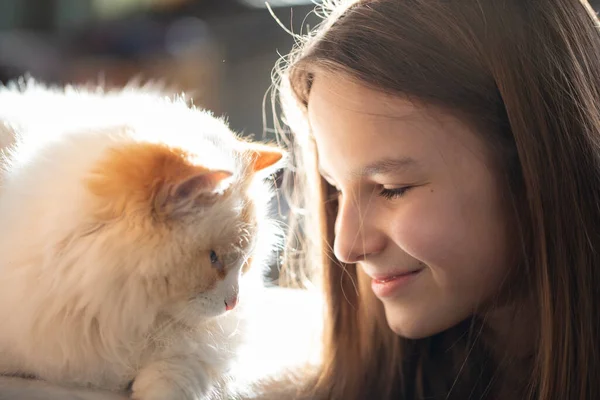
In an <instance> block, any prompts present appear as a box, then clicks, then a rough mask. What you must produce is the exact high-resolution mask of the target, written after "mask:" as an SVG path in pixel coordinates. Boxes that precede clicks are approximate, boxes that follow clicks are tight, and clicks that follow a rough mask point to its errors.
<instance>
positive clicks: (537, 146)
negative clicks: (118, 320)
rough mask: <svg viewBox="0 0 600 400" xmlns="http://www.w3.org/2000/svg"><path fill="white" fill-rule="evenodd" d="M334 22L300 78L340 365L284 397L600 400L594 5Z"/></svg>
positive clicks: (317, 253) (312, 244) (299, 126)
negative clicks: (591, 7)
mask: <svg viewBox="0 0 600 400" xmlns="http://www.w3.org/2000/svg"><path fill="white" fill-rule="evenodd" d="M328 5H330V6H331V5H333V6H335V7H333V9H332V10H331V13H330V14H329V16H328V18H327V19H326V20H325V21H324V23H323V24H322V25H321V27H320V28H319V29H317V30H316V31H314V32H313V33H312V34H311V35H309V36H308V37H307V38H305V39H306V40H304V41H303V43H302V45H301V46H300V47H299V48H298V49H296V51H295V52H294V53H292V55H291V58H290V60H289V63H288V65H287V66H286V68H285V70H284V71H283V74H282V75H281V78H282V79H281V94H282V97H281V99H282V100H283V107H284V111H285V116H286V119H287V121H286V122H287V123H288V124H289V125H290V126H291V128H292V131H293V133H294V135H293V138H292V140H293V146H292V148H293V149H294V151H295V153H296V165H295V174H296V177H297V178H298V179H297V180H296V186H295V187H294V191H295V193H296V194H300V195H301V198H300V199H299V200H302V201H303V202H302V203H300V204H296V206H300V207H301V208H302V209H304V211H305V212H304V213H303V214H302V220H301V221H300V223H301V225H300V227H301V228H302V232H307V234H306V235H304V237H305V239H306V244H307V246H306V248H307V250H306V251H307V254H308V255H309V256H310V255H312V256H311V257H315V258H312V259H309V260H304V261H302V264H303V265H302V267H306V265H317V266H318V268H316V269H315V271H317V272H318V273H320V274H321V278H322V279H321V281H322V284H323V290H324V292H325V294H326V297H325V298H326V300H327V313H326V316H327V320H326V325H325V333H324V338H323V339H324V343H323V345H324V346H323V349H324V350H323V360H322V364H321V365H320V366H319V370H318V373H317V374H316V377H315V379H314V380H311V381H309V382H308V383H307V384H306V385H305V387H304V388H302V387H301V388H300V389H298V387H297V385H292V386H293V388H292V393H295V394H293V395H290V394H288V395H286V394H284V393H285V392H278V393H277V395H274V394H273V393H275V392H274V391H273V390H275V389H273V387H270V388H269V390H267V392H269V391H270V393H271V396H273V397H274V398H292V397H295V398H311V399H332V400H333V399H335V400H364V399H381V400H385V399H434V398H435V399H461V400H463V399H502V400H504V399H531V400H533V399H538V400H548V399H557V400H566V399H569V400H575V399H581V400H584V399H598V398H600V380H599V379H598V378H600V375H599V374H600V345H599V343H600V310H599V307H598V304H599V303H600V228H599V227H600V91H599V89H598V88H600V34H599V32H598V29H597V25H598V20H597V19H596V16H595V14H594V13H593V11H591V9H590V7H589V5H588V4H587V2H585V1H582V2H580V1H577V0H545V1H533V0H460V1H441V0H371V1H369V0H362V1H351V2H344V3H337V4H332V3H331V2H329V3H328ZM297 200H298V199H297ZM292 208H293V209H298V207H292ZM276 386H277V385H276ZM279 388H280V390H284V389H281V388H282V386H279ZM265 396H267V395H265Z"/></svg>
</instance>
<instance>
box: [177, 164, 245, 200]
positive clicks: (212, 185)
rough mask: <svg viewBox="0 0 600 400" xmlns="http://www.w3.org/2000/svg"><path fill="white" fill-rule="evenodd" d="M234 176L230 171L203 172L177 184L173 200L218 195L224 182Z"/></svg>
mask: <svg viewBox="0 0 600 400" xmlns="http://www.w3.org/2000/svg"><path fill="white" fill-rule="evenodd" d="M232 175H233V174H232V173H231V172H229V171H203V172H201V173H199V174H197V175H193V176H191V177H188V178H186V179H183V180H182V181H181V182H179V183H177V184H176V185H175V186H174V189H173V191H172V193H171V199H172V201H185V200H187V199H189V198H196V197H199V196H202V195H210V194H213V193H216V192H218V191H219V189H220V188H221V187H222V186H223V183H224V182H223V181H224V180H226V179H227V178H230V177H231V176H232Z"/></svg>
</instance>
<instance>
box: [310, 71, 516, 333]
mask: <svg viewBox="0 0 600 400" xmlns="http://www.w3.org/2000/svg"><path fill="white" fill-rule="evenodd" d="M308 113H309V122H310V125H311V128H312V132H313V135H314V138H315V141H316V145H317V150H318V154H319V165H320V169H321V173H322V175H323V177H324V178H325V179H326V180H327V181H328V182H329V183H330V184H331V185H333V186H335V187H336V188H337V189H338V191H339V198H338V200H339V212H338V215H337V220H336V224H335V233H336V237H335V245H334V251H335V255H336V256H337V258H338V259H339V260H341V261H343V262H346V263H356V264H358V265H359V266H360V268H361V269H362V272H364V273H365V274H366V275H368V276H369V277H370V278H371V280H372V290H373V292H374V293H375V295H376V296H377V297H378V298H379V299H380V300H381V301H382V302H383V305H384V307H385V312H386V316H387V320H388V323H389V325H390V327H391V328H392V329H393V330H394V331H395V332H396V333H397V334H399V335H402V336H404V337H408V338H421V337H426V336H430V335H433V334H435V333H438V332H441V331H443V330H445V329H448V328H450V327H452V326H453V325H456V324H457V323H459V322H460V321H462V320H464V319H465V318H467V317H469V316H470V315H472V314H473V313H475V312H478V311H483V309H484V308H485V307H486V305H487V304H488V303H489V302H490V301H491V300H493V298H494V297H495V296H496V295H497V294H498V289H499V287H500V286H501V284H502V282H503V280H505V279H506V278H507V275H508V271H509V265H510V260H511V256H510V250H511V249H510V248H511V247H512V246H509V241H510V240H509V239H510V238H509V236H510V235H511V233H510V231H509V226H510V219H511V218H510V215H511V213H510V212H509V210H510V201H509V200H508V198H509V197H508V196H506V197H503V196H502V194H503V187H504V185H503V184H501V175H500V172H499V170H498V168H497V167H496V166H495V165H494V162H493V161H492V157H491V155H490V149H489V148H488V147H486V145H485V144H484V142H483V141H482V140H481V139H480V135H478V134H477V132H475V131H474V129H473V128H471V127H470V126H469V125H467V124H466V123H464V122H461V120H460V119H458V118H457V117H455V116H452V115H449V114H448V113H447V112H444V111H442V110H441V109H439V108H435V107H433V106H417V105H415V104H413V103H411V102H409V101H408V100H406V99H403V98H400V97H395V96H390V95H386V94H383V93H380V92H377V91H374V90H371V89H369V88H367V87H365V86H362V85H360V84H357V83H355V82H353V81H351V80H350V79H346V78H344V77H343V76H340V75H334V74H327V73H325V74H321V75H318V76H317V78H316V80H315V82H314V84H313V86H312V89H311V95H310V99H309V107H308Z"/></svg>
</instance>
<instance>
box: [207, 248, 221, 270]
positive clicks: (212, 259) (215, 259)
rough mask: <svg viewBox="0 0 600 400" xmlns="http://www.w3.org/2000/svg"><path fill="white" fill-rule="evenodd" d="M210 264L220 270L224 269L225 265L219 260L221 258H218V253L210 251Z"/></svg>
mask: <svg viewBox="0 0 600 400" xmlns="http://www.w3.org/2000/svg"><path fill="white" fill-rule="evenodd" d="M210 263H211V264H212V266H213V267H215V268H218V269H221V268H223V264H222V263H221V261H220V260H219V256H217V253H216V252H215V251H214V250H211V251H210Z"/></svg>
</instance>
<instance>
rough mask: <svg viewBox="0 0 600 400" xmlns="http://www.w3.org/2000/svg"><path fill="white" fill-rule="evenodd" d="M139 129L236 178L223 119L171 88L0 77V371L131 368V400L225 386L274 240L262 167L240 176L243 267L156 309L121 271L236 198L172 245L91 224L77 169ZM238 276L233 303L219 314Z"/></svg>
mask: <svg viewBox="0 0 600 400" xmlns="http://www.w3.org/2000/svg"><path fill="white" fill-rule="evenodd" d="M166 132H168V134H166ZM140 140H143V141H146V142H152V143H165V144H168V145H170V146H178V147H184V148H187V149H190V148H191V149H194V151H195V152H197V153H198V154H200V155H201V157H202V163H203V165H205V166H207V167H210V168H214V169H224V170H228V171H233V172H234V178H237V177H240V176H241V175H242V174H243V171H244V168H245V167H244V165H243V162H242V159H241V158H240V157H237V156H236V151H237V149H238V147H239V141H238V140H237V138H236V137H235V135H234V134H232V133H231V132H230V131H229V129H228V128H227V126H226V125H225V124H224V123H223V122H222V121H220V120H218V119H216V118H214V117H213V116H211V115H210V114H208V113H206V112H201V111H198V110H193V109H190V108H189V107H188V105H187V104H186V103H185V101H184V100H183V99H170V98H167V97H165V96H162V95H160V94H158V93H155V92H151V91H144V90H140V89H135V88H130V89H126V90H123V91H118V92H110V93H103V92H102V91H100V90H98V91H97V92H88V91H83V90H80V89H77V88H67V89H66V90H65V91H62V90H49V89H47V88H44V87H42V86H39V85H36V84H34V83H31V82H29V83H26V84H24V85H21V87H19V88H17V87H10V88H2V89H0V149H3V150H2V151H3V152H4V153H5V156H6V157H5V159H4V161H3V162H0V163H1V164H2V165H1V167H2V169H3V170H4V171H3V172H2V176H1V177H0V183H1V187H0V325H1V328H0V374H1V373H8V374H19V373H27V374H34V375H35V376H37V377H39V378H41V379H44V380H48V381H51V382H57V383H68V384H81V385H91V386H94V387H99V388H106V389H109V390H114V391H120V390H123V389H124V388H125V387H126V386H127V384H128V382H130V381H131V380H133V379H135V382H134V385H133V396H134V397H135V398H138V399H143V400H152V399H157V400H158V399H204V398H212V397H219V396H223V392H222V390H223V385H224V384H225V382H226V379H225V377H226V375H227V371H228V370H229V368H230V366H231V363H232V361H233V360H234V359H235V354H236V349H237V346H238V345H239V344H240V343H241V342H242V341H243V339H244V335H243V332H244V323H245V321H244V316H245V315H246V314H245V312H244V307H251V304H249V300H251V299H252V291H253V290H254V291H257V290H260V289H261V280H262V271H261V268H260V266H261V265H264V260H265V259H266V257H268V254H269V252H270V251H271V248H272V243H273V237H274V232H275V230H274V228H273V224H271V223H270V222H269V220H268V219H267V218H266V215H265V214H264V212H265V211H264V209H265V206H266V203H267V201H268V199H269V196H270V192H269V190H268V189H267V188H266V187H265V186H263V182H262V180H260V179H256V181H255V182H254V183H253V184H252V186H251V188H249V189H248V190H253V191H254V192H253V193H254V199H255V201H256V202H257V204H258V207H257V211H258V213H259V215H258V216H257V220H258V223H259V233H260V234H259V235H256V237H254V238H253V240H254V248H255V252H254V254H253V258H254V260H255V265H254V267H253V269H251V271H250V272H249V273H247V274H245V275H244V276H243V277H241V276H240V275H241V274H240V267H239V266H238V268H235V269H234V270H233V271H231V272H230V273H229V274H228V276H227V278H226V279H225V280H224V281H223V282H221V283H219V284H218V285H217V286H216V287H215V288H214V289H212V290H211V291H210V292H207V293H203V294H202V295H199V296H198V297H197V298H196V299H195V300H192V301H190V302H188V303H185V304H177V305H175V306H173V307H171V308H169V309H168V310H166V309H164V307H163V305H162V304H158V303H156V302H155V301H153V299H152V295H151V294H148V293H146V292H145V291H144V287H143V285H141V283H140V282H139V280H138V279H137V275H135V274H132V273H131V271H132V270H134V271H143V273H144V274H147V276H148V279H151V278H152V277H153V275H152V274H153V273H154V271H156V270H157V269H159V268H160V266H161V265H162V264H164V263H165V262H170V260H173V259H178V257H183V256H184V255H183V254H179V253H180V252H184V251H185V249H187V248H188V247H186V246H188V245H190V244H192V243H193V242H202V241H209V240H210V239H211V237H212V236H211V235H218V234H219V232H220V231H221V230H224V229H228V228H229V226H227V224H224V223H225V222H228V221H235V219H236V216H237V215H238V214H239V212H240V209H241V205H242V203H243V201H242V199H241V197H236V196H232V197H231V198H229V199H228V200H227V201H223V202H219V203H218V204H216V205H215V206H214V207H213V208H212V209H211V210H210V212H208V213H205V214H203V215H202V223H199V224H196V223H190V224H188V225H186V229H187V231H186V232H179V233H178V234H179V237H181V238H184V239H182V240H181V243H178V244H177V245H174V244H173V243H163V242H161V241H160V240H159V239H160V238H159V237H158V236H157V237H153V236H152V234H139V235H136V234H135V233H132V232H138V231H140V230H138V231H134V229H133V228H131V231H129V230H127V229H129V227H123V226H119V228H118V229H117V228H114V229H113V228H111V229H108V228H107V229H105V230H104V229H100V228H102V227H99V226H97V225H96V224H95V223H94V221H92V220H90V218H89V211H90V210H89V204H90V203H91V202H92V199H91V198H90V194H89V193H88V192H87V191H86V190H85V189H84V188H83V186H82V184H81V181H82V179H83V177H84V176H85V174H87V173H89V171H90V169H91V168H92V167H93V166H94V165H95V163H97V162H98V160H99V159H100V158H101V157H102V156H103V154H105V151H106V149H108V148H111V147H112V146H114V145H115V144H119V143H125V142H128V141H140ZM190 222H193V221H190ZM200 228H202V229H200ZM207 228H210V229H207ZM98 229H99V230H98ZM97 230H98V231H97ZM90 232H92V234H90ZM141 232H142V233H144V232H145V231H144V230H143V229H142V230H141ZM65 240H66V241H67V243H68V245H67V246H66V247H65V248H64V249H63V250H60V249H61V247H60V246H59V244H60V243H63V244H64V241H65ZM61 241H62V242H61ZM178 252H179V253H178ZM256 264H258V266H257V265H256ZM240 266H241V262H240ZM125 267H127V268H125ZM136 273H137V272H136ZM240 279H241V280H242V281H243V282H242V283H239V282H238V281H239V280H240ZM238 285H241V289H240V290H241V302H240V305H239V306H238V307H237V308H236V309H235V310H233V311H230V312H227V313H225V314H223V301H224V300H223V299H228V298H231V296H232V295H233V294H234V292H236V291H237V290H238Z"/></svg>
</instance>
